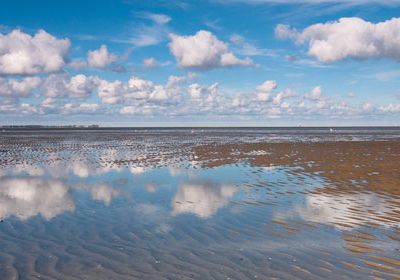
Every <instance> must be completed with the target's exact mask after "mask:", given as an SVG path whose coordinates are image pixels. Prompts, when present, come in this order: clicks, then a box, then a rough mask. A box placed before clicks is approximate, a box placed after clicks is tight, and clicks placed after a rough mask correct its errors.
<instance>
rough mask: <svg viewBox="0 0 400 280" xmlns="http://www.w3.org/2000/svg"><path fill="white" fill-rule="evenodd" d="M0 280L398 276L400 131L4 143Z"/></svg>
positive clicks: (120, 135)
mask: <svg viewBox="0 0 400 280" xmlns="http://www.w3.org/2000/svg"><path fill="white" fill-rule="evenodd" d="M0 218H1V221H2V222H1V223H0V247H1V248H2V249H1V250H0V278H1V279H16V278H18V279H39V278H40V279H321V278H326V279H348V278H356V279H367V278H374V277H375V278H376V279H400V258H399V255H400V246H399V244H400V243H399V241H400V129H398V128H390V129H388V128H387V129H384V128H381V129H378V128H362V129H360V128H348V129H335V130H334V132H331V131H330V130H327V129H324V128H321V129H317V128H314V129H307V128H302V129H300V128H298V129H161V130H160V129H147V130H145V129H137V130H134V129H126V130H91V131H84V130H80V131H74V130H70V131H62V130H55V131H51V130H43V131H40V130H37V131H5V132H2V133H1V134H0Z"/></svg>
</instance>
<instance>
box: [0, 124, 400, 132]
mask: <svg viewBox="0 0 400 280" xmlns="http://www.w3.org/2000/svg"><path fill="white" fill-rule="evenodd" d="M188 129H191V130H226V129H233V130H236V129H249V130H330V129H332V131H335V130H400V126H177V127H175V126H162V127H157V126H149V127H142V126H140V127H134V126H132V127H129V126H126V127H125V126H115V127H111V126H104V127H102V126H97V125H89V126H73V125H71V126H70V125H68V126H42V125H12V126H10V125H6V126H0V132H1V131H18V130H20V131H23V130H29V131H35V130H188Z"/></svg>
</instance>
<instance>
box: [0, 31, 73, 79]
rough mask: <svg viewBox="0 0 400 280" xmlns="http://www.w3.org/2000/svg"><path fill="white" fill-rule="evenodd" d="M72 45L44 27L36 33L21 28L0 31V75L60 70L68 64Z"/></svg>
mask: <svg viewBox="0 0 400 280" xmlns="http://www.w3.org/2000/svg"><path fill="white" fill-rule="evenodd" d="M70 45H71V44H70V41H69V40H68V39H57V38H56V37H54V36H52V35H50V34H49V33H47V32H46V31H44V30H39V31H38V32H37V33H36V34H35V35H34V36H31V35H29V34H26V33H24V32H22V31H21V30H18V29H16V30H13V31H12V32H10V33H8V34H6V35H3V34H0V74H20V75H30V74H37V73H42V72H45V73H50V72H57V71H59V70H61V68H62V67H63V66H64V64H65V61H64V58H65V56H66V55H67V53H68V50H69V48H70Z"/></svg>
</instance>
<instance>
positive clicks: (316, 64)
mask: <svg viewBox="0 0 400 280" xmlns="http://www.w3.org/2000/svg"><path fill="white" fill-rule="evenodd" d="M0 33H1V35H0V124H49V125H50V124H91V123H95V124H100V125H104V126H113V125H116V126H119V125H123V126H191V125H199V126H202V125H207V126H208V125H210V126H220V125H223V126H225V125H226V126H232V125H243V126H252V125H255V126H279V125H285V126H287V125H288V126H297V125H304V126H305V125H400V121H399V120H400V118H399V117H400V87H399V86H400V68H399V62H400V1H398V0H393V1H389V0H388V1H363V0H350V1H344V0H342V1H339V0H337V1H325V0H303V1H301V0H295V1H286V0H226V1H223V0H208V1H183V0H172V1H166V0H165V1H129V0H125V1H111V0H110V1H7V2H5V3H2V4H1V9H0Z"/></svg>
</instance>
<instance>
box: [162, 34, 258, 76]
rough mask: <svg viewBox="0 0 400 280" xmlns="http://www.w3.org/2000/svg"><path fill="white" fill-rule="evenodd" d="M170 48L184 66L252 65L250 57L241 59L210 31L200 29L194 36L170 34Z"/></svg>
mask: <svg viewBox="0 0 400 280" xmlns="http://www.w3.org/2000/svg"><path fill="white" fill-rule="evenodd" d="M170 38H171V42H170V43H169V48H170V51H171V53H172V54H173V55H174V56H175V59H176V61H177V62H178V65H179V66H180V67H183V68H193V69H198V70H210V69H213V68H218V67H232V66H252V65H254V63H253V61H252V60H251V59H249V58H246V59H239V58H237V57H236V56H235V55H234V54H233V53H232V52H231V51H229V48H228V46H227V45H226V44H225V43H224V42H222V41H220V40H218V38H217V37H216V36H215V35H213V34H212V33H211V32H209V31H204V30H200V31H198V32H197V33H196V34H195V35H193V36H179V35H175V34H170Z"/></svg>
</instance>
